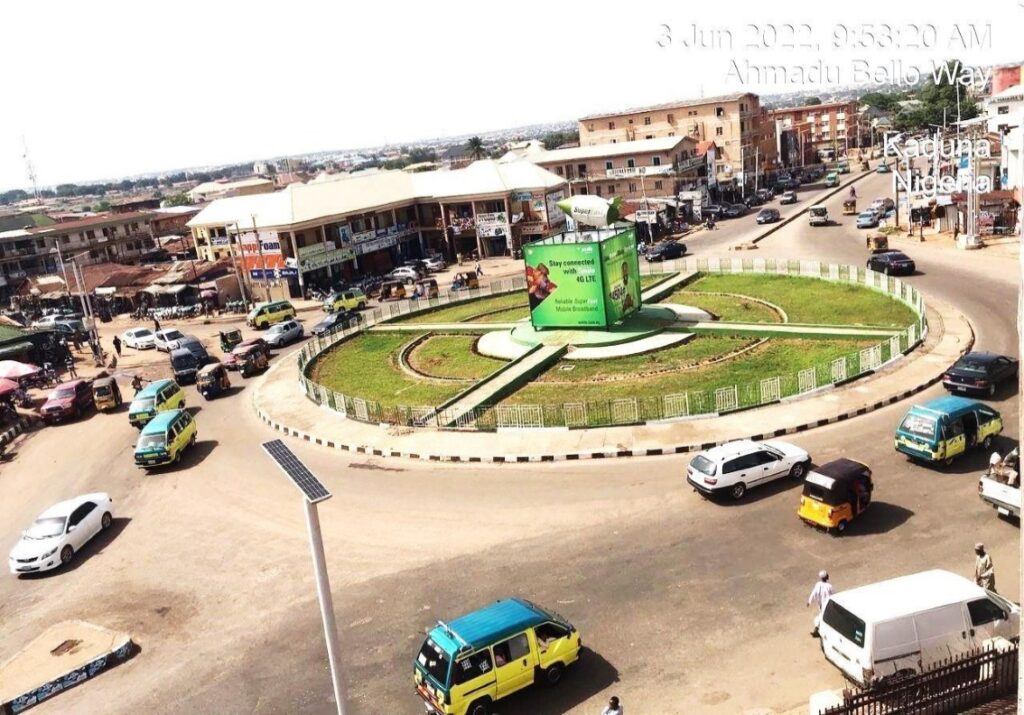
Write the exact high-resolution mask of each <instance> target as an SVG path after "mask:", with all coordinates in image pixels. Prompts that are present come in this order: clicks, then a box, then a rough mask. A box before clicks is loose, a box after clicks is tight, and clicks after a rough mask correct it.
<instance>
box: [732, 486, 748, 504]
mask: <svg viewBox="0 0 1024 715" xmlns="http://www.w3.org/2000/svg"><path fill="white" fill-rule="evenodd" d="M746 493H747V485H746V484H744V483H743V482H738V483H736V484H733V486H732V489H730V490H729V495H730V496H731V497H732V498H733V499H736V500H737V501H738V500H740V499H742V498H743V495H744V494H746Z"/></svg>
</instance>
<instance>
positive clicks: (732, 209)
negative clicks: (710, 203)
mask: <svg viewBox="0 0 1024 715" xmlns="http://www.w3.org/2000/svg"><path fill="white" fill-rule="evenodd" d="M749 210H750V209H748V208H747V207H746V206H744V205H743V204H725V205H724V206H722V218H739V217H740V216H743V215H744V214H746V213H747V211H749Z"/></svg>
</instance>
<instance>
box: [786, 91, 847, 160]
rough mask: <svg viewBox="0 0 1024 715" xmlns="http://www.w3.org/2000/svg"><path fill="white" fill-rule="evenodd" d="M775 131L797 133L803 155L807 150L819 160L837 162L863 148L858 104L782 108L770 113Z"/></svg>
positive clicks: (827, 104) (845, 103)
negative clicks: (838, 159) (835, 160)
mask: <svg viewBox="0 0 1024 715" xmlns="http://www.w3.org/2000/svg"><path fill="white" fill-rule="evenodd" d="M770 114H771V118H772V121H773V122H775V124H776V131H794V132H796V134H797V135H798V137H799V141H800V143H801V144H802V145H803V146H802V147H801V149H802V152H803V153H806V152H807V148H808V147H809V148H810V151H811V152H813V153H815V154H817V157H818V158H819V159H837V158H839V157H840V156H844V155H845V154H846V153H847V151H848V150H849V149H851V148H857V147H860V146H861V134H862V127H860V125H859V123H860V113H859V112H858V103H857V102H856V101H851V102H828V103H826V104H812V105H808V106H805V107H782V108H780V109H773V110H771V112H770Z"/></svg>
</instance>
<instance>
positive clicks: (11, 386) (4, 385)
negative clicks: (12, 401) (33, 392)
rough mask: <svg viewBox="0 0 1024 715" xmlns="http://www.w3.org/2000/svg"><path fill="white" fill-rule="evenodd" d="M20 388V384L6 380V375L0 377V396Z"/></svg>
mask: <svg viewBox="0 0 1024 715" xmlns="http://www.w3.org/2000/svg"><path fill="white" fill-rule="evenodd" d="M20 388H21V385H19V384H18V383H16V382H15V381H14V380H8V379H7V378H6V377H0V397H6V396H7V395H9V394H11V393H12V392H14V391H15V390H18V389H20Z"/></svg>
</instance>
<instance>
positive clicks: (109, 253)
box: [0, 211, 156, 288]
mask: <svg viewBox="0 0 1024 715" xmlns="http://www.w3.org/2000/svg"><path fill="white" fill-rule="evenodd" d="M152 217H153V214H152V213H151V212H148V211H139V212H134V213H119V214H113V213H111V214H99V215H96V216H89V217H87V218H82V219H77V220H74V221H65V222H61V223H55V224H50V225H49V226H38V227H27V228H23V229H15V230H12V231H5V232H3V233H0V288H2V287H5V286H10V285H11V284H12V282H13V283H17V282H18V281H20V279H22V278H24V277H26V276H27V275H33V274H39V273H55V272H58V271H59V270H60V260H61V259H64V260H67V259H69V258H72V257H74V258H75V260H76V261H77V262H78V263H79V264H80V265H88V264H93V263H107V262H111V263H126V262H130V261H134V260H138V259H139V258H141V257H142V256H143V255H145V254H146V253H149V252H151V251H153V250H155V248H156V244H155V242H154V240H153V233H152V230H151V226H150V221H151V219H152Z"/></svg>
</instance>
